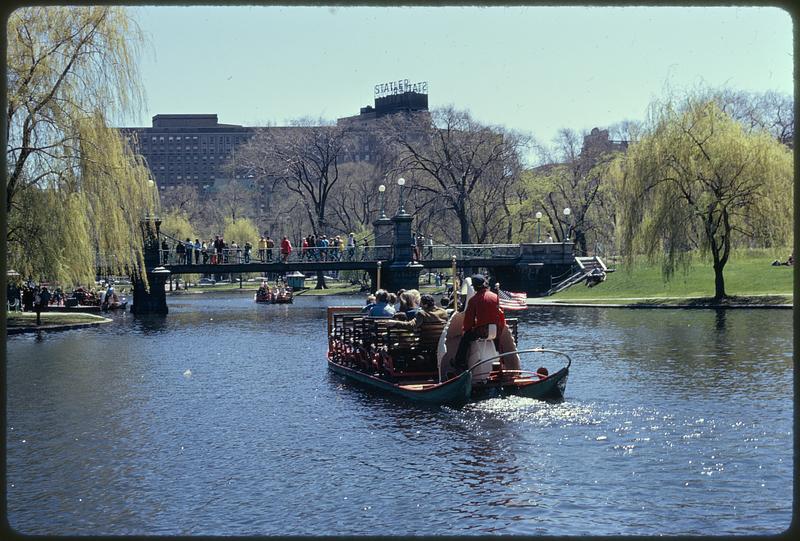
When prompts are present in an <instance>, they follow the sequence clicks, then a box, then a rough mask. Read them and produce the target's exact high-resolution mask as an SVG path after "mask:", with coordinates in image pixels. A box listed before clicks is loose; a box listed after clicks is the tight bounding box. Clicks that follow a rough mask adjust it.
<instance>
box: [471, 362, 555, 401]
mask: <svg viewBox="0 0 800 541" xmlns="http://www.w3.org/2000/svg"><path fill="white" fill-rule="evenodd" d="M568 376H569V368H568V367H564V368H562V369H561V370H559V371H558V372H555V373H553V374H551V375H549V376H547V377H546V378H544V379H538V380H537V379H533V378H521V379H517V380H516V381H503V382H500V381H489V382H487V383H485V384H483V383H477V382H476V383H473V385H472V393H471V395H470V398H471V399H472V400H484V399H487V398H494V397H501V396H522V397H525V398H535V399H537V400H552V401H559V400H563V399H564V391H565V390H566V388H567V377H568Z"/></svg>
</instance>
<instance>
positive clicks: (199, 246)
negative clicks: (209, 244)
mask: <svg viewBox="0 0 800 541" xmlns="http://www.w3.org/2000/svg"><path fill="white" fill-rule="evenodd" d="M202 249H203V245H202V244H200V239H194V264H195V265H197V264H198V263H200V251H201V250H202Z"/></svg>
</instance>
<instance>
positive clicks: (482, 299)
mask: <svg viewBox="0 0 800 541" xmlns="http://www.w3.org/2000/svg"><path fill="white" fill-rule="evenodd" d="M472 287H473V288H475V295H474V296H473V297H472V298H471V299H469V302H467V308H466V310H465V311H464V323H463V326H462V331H463V336H462V337H461V341H460V342H459V344H458V351H457V352H456V355H455V363H454V364H455V366H456V367H457V368H460V369H466V367H467V351H469V346H470V344H471V343H472V342H474V341H475V340H477V339H478V338H486V337H487V336H488V329H489V325H491V324H494V325H496V327H497V333H496V335H497V336H500V335H501V334H502V333H503V330H504V329H505V324H506V319H505V315H504V314H503V311H502V309H501V308H500V300H499V299H498V297H497V295H495V294H494V293H492V292H491V291H489V289H488V288H487V287H486V278H484V277H483V275H482V274H476V275H475V276H473V277H472Z"/></svg>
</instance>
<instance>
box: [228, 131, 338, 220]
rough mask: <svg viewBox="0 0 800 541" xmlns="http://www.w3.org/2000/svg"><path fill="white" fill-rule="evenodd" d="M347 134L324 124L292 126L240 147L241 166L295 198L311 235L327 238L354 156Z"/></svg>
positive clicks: (260, 135) (258, 136) (261, 133)
mask: <svg viewBox="0 0 800 541" xmlns="http://www.w3.org/2000/svg"><path fill="white" fill-rule="evenodd" d="M348 133H349V130H348V128H346V127H340V126H335V125H332V124H331V123H330V122H327V121H325V120H322V119H320V120H317V121H311V120H308V119H301V120H296V121H294V122H292V126H291V127H287V128H274V127H273V128H268V129H264V130H260V131H259V132H257V133H256V135H255V136H254V137H253V138H252V139H251V140H250V141H249V142H248V143H246V144H245V145H243V146H242V147H240V150H239V152H238V153H237V161H238V163H239V165H240V166H241V167H243V168H245V169H246V170H247V171H249V172H250V173H251V174H253V175H255V176H256V177H264V178H270V179H272V182H273V185H274V186H275V187H276V188H278V187H282V188H283V189H285V190H286V191H287V192H288V193H290V194H293V195H294V196H296V197H297V199H298V200H299V202H300V203H301V206H302V208H303V210H304V213H305V215H306V218H307V219H308V221H309V224H310V226H311V229H312V231H313V232H314V233H315V234H322V233H324V232H325V231H326V229H327V226H328V224H327V222H326V217H327V212H328V203H329V200H330V197H331V193H332V192H333V190H334V188H335V187H336V186H337V183H338V182H339V178H340V175H339V166H340V164H341V163H342V162H343V161H345V159H346V156H347V153H348V152H349V147H350V140H349V139H348ZM279 194H280V192H279V191H277V192H276V193H275V194H274V195H278V196H279Z"/></svg>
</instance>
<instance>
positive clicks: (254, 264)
mask: <svg viewBox="0 0 800 541" xmlns="http://www.w3.org/2000/svg"><path fill="white" fill-rule="evenodd" d="M567 249H568V248H566V247H565V248H564V250H567ZM569 250H570V251H571V248H570V249H569ZM521 256H522V250H521V245H519V244H439V245H428V246H425V247H423V248H422V249H421V250H420V251H419V253H418V254H416V253H415V254H414V256H412V262H414V263H416V264H418V265H421V266H422V267H423V268H428V269H440V268H449V267H451V266H452V264H453V258H455V263H456V266H457V267H460V268H463V267H487V268H491V267H496V266H508V265H509V264H510V263H512V262H514V261H516V260H518V259H519V258H520V257H521ZM393 260H394V250H393V247H392V246H391V245H386V246H368V247H362V246H359V247H356V248H354V249H351V250H348V249H347V248H345V250H344V251H340V250H338V249H333V248H327V249H325V248H309V249H307V250H306V251H302V250H294V251H292V253H291V254H290V255H289V257H288V258H282V257H280V254H279V253H278V250H277V249H273V253H272V254H269V253H265V254H264V256H263V258H262V257H261V254H260V253H259V251H258V250H254V251H253V252H252V253H251V254H250V256H249V257H247V256H246V255H245V254H244V251H243V250H242V249H237V250H232V249H226V250H223V253H222V254H221V257H219V256H217V255H216V254H212V253H211V252H207V253H205V254H203V253H195V252H194V251H193V252H192V256H191V261H190V262H189V261H186V260H185V258H179V254H177V253H176V252H175V251H174V249H173V250H159V263H160V265H161V266H162V267H163V268H164V269H165V270H168V271H170V273H172V274H198V273H199V274H211V273H214V274H220V273H253V272H271V273H284V272H292V271H300V272H313V271H326V270H363V271H374V270H376V269H377V268H378V263H379V262H380V263H381V264H382V265H386V264H387V263H388V262H390V261H393Z"/></svg>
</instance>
